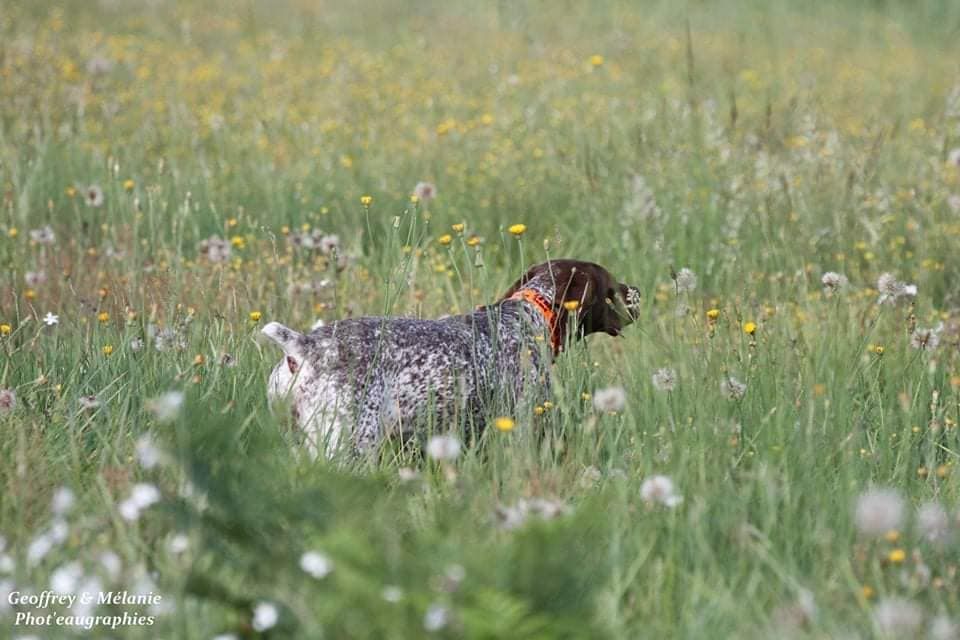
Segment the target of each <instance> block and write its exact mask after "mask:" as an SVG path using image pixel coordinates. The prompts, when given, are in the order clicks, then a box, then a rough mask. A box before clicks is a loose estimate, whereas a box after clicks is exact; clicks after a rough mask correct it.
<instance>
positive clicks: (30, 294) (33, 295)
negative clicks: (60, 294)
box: [23, 289, 37, 300]
mask: <svg viewBox="0 0 960 640" xmlns="http://www.w3.org/2000/svg"><path fill="white" fill-rule="evenodd" d="M23 296H24V297H25V298H26V299H27V300H33V299H34V298H36V297H37V292H36V291H34V290H33V289H27V290H26V291H24V292H23Z"/></svg>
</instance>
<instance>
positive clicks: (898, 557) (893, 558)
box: [887, 549, 907, 564]
mask: <svg viewBox="0 0 960 640" xmlns="http://www.w3.org/2000/svg"><path fill="white" fill-rule="evenodd" d="M906 559H907V552H906V551H904V550H903V549H893V550H891V551H890V553H888V554H887V561H888V562H890V563H891V564H900V563H902V562H903V561H904V560H906Z"/></svg>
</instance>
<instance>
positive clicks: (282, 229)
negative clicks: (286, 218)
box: [280, 225, 290, 236]
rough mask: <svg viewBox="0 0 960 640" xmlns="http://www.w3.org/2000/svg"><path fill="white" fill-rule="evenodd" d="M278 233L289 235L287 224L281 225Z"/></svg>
mask: <svg viewBox="0 0 960 640" xmlns="http://www.w3.org/2000/svg"><path fill="white" fill-rule="evenodd" d="M280 233H281V234H283V235H285V236H288V235H290V227H289V226H287V225H283V226H282V227H280Z"/></svg>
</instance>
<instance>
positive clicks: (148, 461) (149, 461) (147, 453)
mask: <svg viewBox="0 0 960 640" xmlns="http://www.w3.org/2000/svg"><path fill="white" fill-rule="evenodd" d="M135 450H136V452H137V460H138V461H139V462H140V466H141V467H143V468H144V469H153V468H154V467H155V466H157V465H158V464H160V463H162V462H165V461H166V454H165V453H164V451H163V449H161V448H160V447H158V446H157V445H156V443H155V442H154V441H153V437H152V436H151V435H150V434H149V433H145V434H143V435H142V436H140V438H139V439H138V440H137V444H136V445H135Z"/></svg>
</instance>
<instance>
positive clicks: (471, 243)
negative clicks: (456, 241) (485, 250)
mask: <svg viewBox="0 0 960 640" xmlns="http://www.w3.org/2000/svg"><path fill="white" fill-rule="evenodd" d="M478 244H480V236H470V237H469V238H467V246H468V247H475V246H477V245H478Z"/></svg>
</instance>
